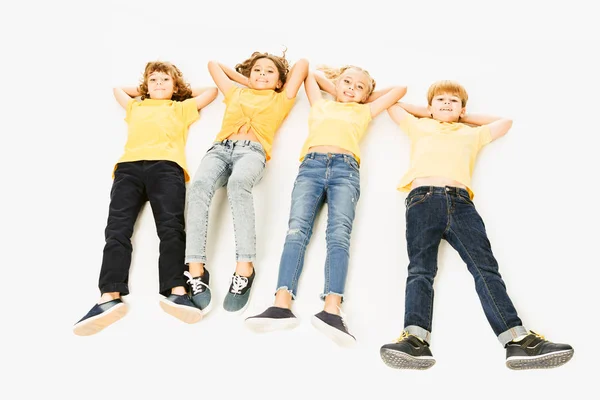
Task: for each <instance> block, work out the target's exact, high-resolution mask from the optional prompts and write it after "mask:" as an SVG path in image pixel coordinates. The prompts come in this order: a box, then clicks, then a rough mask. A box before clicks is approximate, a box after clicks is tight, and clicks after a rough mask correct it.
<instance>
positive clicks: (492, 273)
mask: <svg viewBox="0 0 600 400" xmlns="http://www.w3.org/2000/svg"><path fill="white" fill-rule="evenodd" d="M442 239H445V240H446V241H447V242H448V243H450V245H451V246H452V247H453V248H454V249H455V250H456V251H458V253H459V254H460V256H461V258H462V259H463V261H464V262H465V263H466V264H467V268H468V270H469V272H470V273H471V274H472V275H473V278H474V280H475V289H476V290H477V294H478V296H479V299H480V301H481V305H482V306H483V311H484V312H485V316H486V317H487V320H488V322H489V323H490V325H491V327H492V329H493V330H494V333H495V334H496V336H498V340H499V341H500V343H502V344H503V345H505V344H506V343H507V342H509V341H510V340H512V339H514V338H515V337H517V336H519V335H523V334H526V333H527V331H526V330H525V328H524V327H523V326H522V322H521V320H520V319H519V317H518V315H517V310H516V309H515V307H514V306H513V304H512V302H511V300H510V298H509V297H508V294H507V292H506V286H505V285H504V281H503V280H502V277H501V276H500V272H499V271H498V263H497V262H496V259H495V258H494V255H493V254H492V247H491V245H490V242H489V240H488V238H487V234H486V232H485V225H484V223H483V220H482V219H481V217H480V216H479V214H478V213H477V210H476V209H475V205H474V204H473V202H472V201H471V199H470V197H469V193H468V192H467V191H466V190H464V189H460V188H455V187H448V186H447V187H445V188H443V187H433V186H427V187H418V188H415V189H413V190H412V191H411V192H410V193H409V194H408V196H407V198H406V242H407V249H408V257H409V265H408V278H407V279H406V298H405V313H404V326H405V329H406V330H407V331H408V332H409V333H412V334H414V335H416V336H419V337H421V338H422V339H424V340H426V341H428V342H429V339H430V336H431V323H432V319H433V280H434V278H435V275H436V273H437V256H438V247H439V245H440V242H441V240H442Z"/></svg>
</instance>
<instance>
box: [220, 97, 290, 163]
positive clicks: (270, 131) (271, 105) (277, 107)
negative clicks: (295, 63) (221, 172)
mask: <svg viewBox="0 0 600 400" xmlns="http://www.w3.org/2000/svg"><path fill="white" fill-rule="evenodd" d="M295 101H296V98H295V97H294V98H292V99H288V98H287V95H286V91H285V90H282V91H281V92H280V93H277V92H276V91H274V90H256V89H250V88H241V87H238V86H233V87H232V88H231V89H230V90H228V91H227V93H225V99H224V100H223V103H225V104H226V105H227V107H226V108H225V116H224V117H223V124H222V126H221V132H219V134H218V135H217V138H216V139H215V141H222V140H225V139H227V138H228V137H229V136H231V135H232V134H234V133H238V132H239V131H240V128H242V127H244V128H243V130H242V131H243V132H247V131H248V130H249V129H250V128H252V130H253V131H254V133H255V134H256V137H257V138H258V141H259V142H260V144H261V145H262V147H263V149H264V150H265V154H266V155H267V161H268V160H269V159H270V158H271V149H272V148H273V139H274V138H275V134H276V133H277V129H279V127H280V126H281V123H282V122H283V120H284V119H285V117H287V115H288V114H289V112H290V110H291V109H292V106H293V105H294V102H295Z"/></svg>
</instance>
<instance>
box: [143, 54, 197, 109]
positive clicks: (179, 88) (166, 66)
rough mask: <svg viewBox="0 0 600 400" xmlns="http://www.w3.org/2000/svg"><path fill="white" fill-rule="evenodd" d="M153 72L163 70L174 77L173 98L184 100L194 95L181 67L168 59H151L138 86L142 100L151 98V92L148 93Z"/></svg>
mask: <svg viewBox="0 0 600 400" xmlns="http://www.w3.org/2000/svg"><path fill="white" fill-rule="evenodd" d="M153 72H162V73H164V74H168V75H169V76H170V77H171V78H173V96H172V97H171V100H175V101H184V100H187V99H190V98H191V97H192V89H191V87H190V84H189V83H186V82H185V81H184V79H183V74H182V73H181V71H180V70H179V68H177V67H176V66H175V65H174V64H171V63H170V62H167V61H150V62H149V63H147V64H146V68H145V69H144V75H143V76H142V79H141V81H140V86H139V87H138V91H139V92H140V94H141V95H142V100H144V99H149V98H150V94H149V93H148V77H149V76H150V74H152V73H153Z"/></svg>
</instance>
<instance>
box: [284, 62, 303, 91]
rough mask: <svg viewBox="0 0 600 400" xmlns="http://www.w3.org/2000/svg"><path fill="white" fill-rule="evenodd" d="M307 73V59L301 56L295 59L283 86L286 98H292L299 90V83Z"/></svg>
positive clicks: (300, 83)
mask: <svg viewBox="0 0 600 400" xmlns="http://www.w3.org/2000/svg"><path fill="white" fill-rule="evenodd" d="M307 75H308V60H307V59H305V58H301V59H300V60H298V61H296V63H295V64H294V66H293V67H292V69H290V72H288V77H287V81H286V82H285V85H284V86H283V89H284V90H285V94H286V96H287V98H288V99H293V98H294V97H296V95H297V94H298V90H300V85H302V82H304V80H305V79H306V76H307Z"/></svg>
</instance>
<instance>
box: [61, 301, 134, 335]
mask: <svg viewBox="0 0 600 400" xmlns="http://www.w3.org/2000/svg"><path fill="white" fill-rule="evenodd" d="M128 308H129V307H127V304H125V303H119V304H117V305H116V306H113V307H111V308H109V309H108V310H106V311H105V312H103V313H102V314H99V315H96V316H95V317H91V318H88V319H86V320H85V321H81V322H80V323H78V324H76V325H75V326H74V327H73V333H74V334H76V335H77V336H90V335H94V334H96V333H98V332H100V331H101V330H102V329H104V328H106V327H107V326H109V325H112V324H114V323H115V322H117V321H118V320H120V319H121V318H123V317H124V316H125V314H127V310H128Z"/></svg>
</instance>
